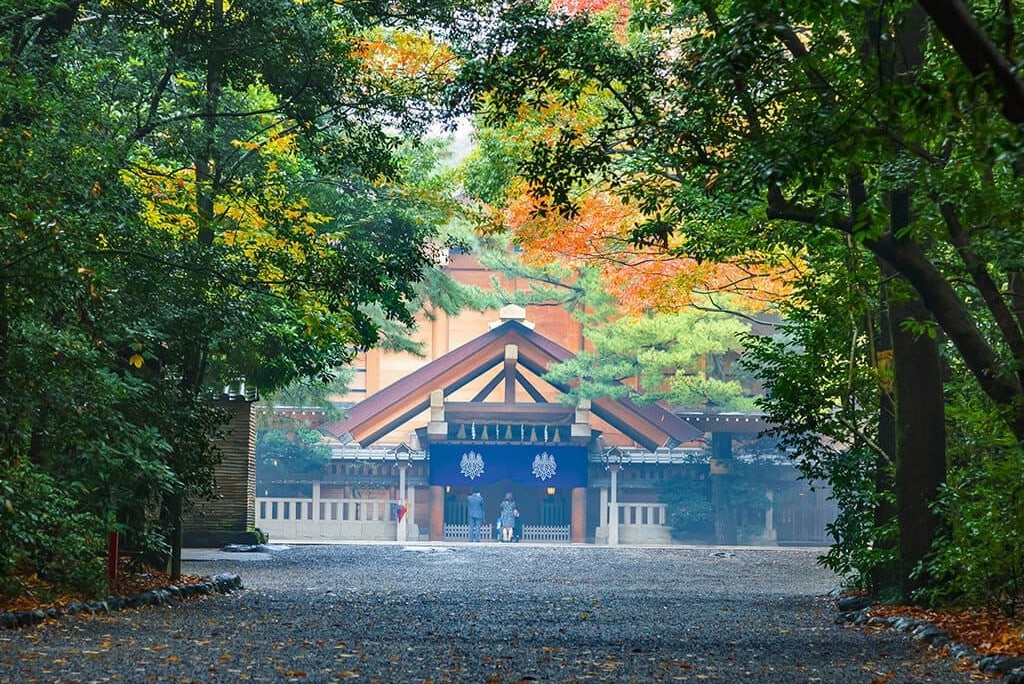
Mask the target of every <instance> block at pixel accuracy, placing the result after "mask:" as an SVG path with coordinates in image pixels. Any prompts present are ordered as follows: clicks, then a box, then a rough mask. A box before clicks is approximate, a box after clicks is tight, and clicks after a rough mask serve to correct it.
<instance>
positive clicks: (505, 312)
mask: <svg viewBox="0 0 1024 684" xmlns="http://www.w3.org/2000/svg"><path fill="white" fill-rule="evenodd" d="M509 321H515V322H516V323H519V324H520V325H522V326H523V327H525V328H528V329H529V330H533V329H534V327H535V326H536V324H535V323H534V322H533V321H528V320H526V309H524V308H523V307H521V306H519V305H518V304H506V305H505V306H503V307H501V309H500V310H499V311H498V320H496V321H495V322H494V323H491V325H490V328H491V330H494V329H495V328H497V327H498V326H499V325H503V324H505V323H508V322H509Z"/></svg>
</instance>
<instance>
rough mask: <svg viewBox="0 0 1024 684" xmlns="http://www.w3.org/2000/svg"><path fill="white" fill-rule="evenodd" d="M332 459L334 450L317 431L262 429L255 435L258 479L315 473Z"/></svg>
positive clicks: (321, 469)
mask: <svg viewBox="0 0 1024 684" xmlns="http://www.w3.org/2000/svg"><path fill="white" fill-rule="evenodd" d="M330 460H331V449H330V447H329V446H328V445H326V444H324V443H323V442H322V441H321V435H320V433H319V432H317V431H316V430H309V429H296V430H293V431H285V430H261V431H260V432H259V434H258V435H257V437H256V475H257V478H258V479H261V480H262V479H273V478H278V477H289V476H303V475H305V476H313V475H317V474H319V473H320V472H321V471H323V468H324V466H325V465H327V463H328V462H330Z"/></svg>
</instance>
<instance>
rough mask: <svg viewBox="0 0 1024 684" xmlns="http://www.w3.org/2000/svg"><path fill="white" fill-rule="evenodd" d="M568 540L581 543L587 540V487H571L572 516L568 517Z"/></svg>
mask: <svg viewBox="0 0 1024 684" xmlns="http://www.w3.org/2000/svg"><path fill="white" fill-rule="evenodd" d="M569 541H571V542H572V543H573V544H582V543H584V542H585V541H587V488H586V487H573V488H572V517H571V518H570V527H569Z"/></svg>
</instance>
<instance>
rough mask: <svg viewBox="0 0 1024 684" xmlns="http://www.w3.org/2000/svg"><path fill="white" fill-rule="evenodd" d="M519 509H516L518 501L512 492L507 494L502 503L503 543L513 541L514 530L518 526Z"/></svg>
mask: <svg viewBox="0 0 1024 684" xmlns="http://www.w3.org/2000/svg"><path fill="white" fill-rule="evenodd" d="M517 515H519V509H517V508H516V500H515V499H514V498H513V497H512V492H506V493H505V498H504V499H503V500H502V502H501V541H504V542H508V541H512V530H513V529H514V528H515V526H516V516H517Z"/></svg>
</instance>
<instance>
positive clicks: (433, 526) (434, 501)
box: [430, 485, 444, 541]
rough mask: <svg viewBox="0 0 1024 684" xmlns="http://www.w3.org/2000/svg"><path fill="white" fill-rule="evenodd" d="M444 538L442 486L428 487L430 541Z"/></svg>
mask: <svg viewBox="0 0 1024 684" xmlns="http://www.w3.org/2000/svg"><path fill="white" fill-rule="evenodd" d="M443 540H444V487H441V486H438V485H434V486H432V487H431V488H430V541H443Z"/></svg>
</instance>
